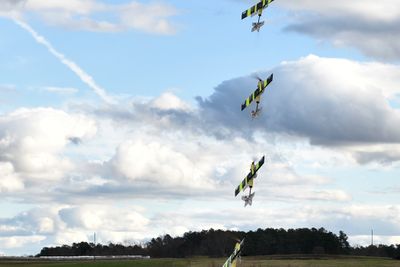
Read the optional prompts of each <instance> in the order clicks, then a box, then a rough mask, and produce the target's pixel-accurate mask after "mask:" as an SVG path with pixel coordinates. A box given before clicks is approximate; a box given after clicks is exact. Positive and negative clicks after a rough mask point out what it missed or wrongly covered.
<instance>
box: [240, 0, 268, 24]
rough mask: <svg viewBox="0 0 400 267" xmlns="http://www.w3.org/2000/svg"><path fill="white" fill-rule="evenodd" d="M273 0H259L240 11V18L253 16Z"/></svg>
mask: <svg viewBox="0 0 400 267" xmlns="http://www.w3.org/2000/svg"><path fill="white" fill-rule="evenodd" d="M272 1H274V0H261V1H260V2H258V3H257V4H256V5H254V6H252V7H250V8H249V9H247V10H245V11H243V12H242V19H244V18H247V17H250V16H254V15H255V14H256V13H257V12H258V11H259V10H262V9H264V8H266V7H267V6H268V5H269V4H270V3H271V2H272Z"/></svg>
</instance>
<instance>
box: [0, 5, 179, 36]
mask: <svg viewBox="0 0 400 267" xmlns="http://www.w3.org/2000/svg"><path fill="white" fill-rule="evenodd" d="M177 14H178V11H177V10H176V9H175V8H174V7H173V6H171V5H167V4H162V3H157V2H155V3H141V2H138V1H131V2H128V3H123V4H110V3H105V2H103V1H98V0H83V1H79V0H66V1H64V0H63V1H45V0H18V1H8V0H2V1H0V15H2V16H9V17H18V18H20V19H22V18H23V17H28V16H30V15H34V16H37V17H39V18H40V19H41V20H43V21H45V22H47V23H48V24H50V25H55V26H60V27H64V28H67V29H72V30H87V31H100V32H115V31H125V30H130V29H134V30H140V31H144V32H148V33H155V34H174V33H175V32H176V29H177V27H176V25H175V24H174V23H173V22H172V21H171V20H172V19H171V18H172V17H173V16H175V15H177ZM102 17H107V19H106V18H104V19H101V18H102Z"/></svg>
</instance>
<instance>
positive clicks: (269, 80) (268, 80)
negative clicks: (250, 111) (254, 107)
mask: <svg viewBox="0 0 400 267" xmlns="http://www.w3.org/2000/svg"><path fill="white" fill-rule="evenodd" d="M273 79H274V74H271V75H270V76H269V77H268V78H267V79H266V80H265V81H263V84H262V86H261V88H260V87H259V88H257V89H256V90H255V91H254V92H253V93H252V94H251V95H250V96H249V97H248V98H247V99H246V101H244V103H243V104H242V110H243V109H245V108H247V107H248V106H250V104H251V102H253V100H254V99H255V98H256V97H257V96H259V95H261V94H262V93H264V91H265V88H267V86H268V85H269V84H270V83H271V82H272V81H273Z"/></svg>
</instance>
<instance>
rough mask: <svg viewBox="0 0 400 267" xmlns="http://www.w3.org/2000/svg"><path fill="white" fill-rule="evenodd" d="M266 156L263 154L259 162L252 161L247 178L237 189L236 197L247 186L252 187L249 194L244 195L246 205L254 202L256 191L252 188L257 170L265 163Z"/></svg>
mask: <svg viewBox="0 0 400 267" xmlns="http://www.w3.org/2000/svg"><path fill="white" fill-rule="evenodd" d="M264 162H265V156H263V157H262V158H261V159H260V161H259V162H258V163H257V164H254V161H253V162H252V163H251V167H250V172H249V174H247V176H246V178H244V179H243V181H242V182H241V183H240V184H239V185H238V187H237V188H236V190H235V197H236V196H237V195H238V194H239V193H240V192H241V191H244V190H246V188H247V187H249V188H250V190H249V195H248V196H242V200H243V201H244V206H245V207H246V206H247V205H250V206H251V204H252V203H253V197H254V195H255V192H253V193H251V189H252V188H253V182H254V179H255V178H257V171H258V170H259V169H260V168H261V166H262V165H264Z"/></svg>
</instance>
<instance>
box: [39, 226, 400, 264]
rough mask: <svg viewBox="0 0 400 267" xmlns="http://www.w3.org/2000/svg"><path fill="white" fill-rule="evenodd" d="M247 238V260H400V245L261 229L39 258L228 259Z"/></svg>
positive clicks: (76, 249) (53, 250)
mask: <svg viewBox="0 0 400 267" xmlns="http://www.w3.org/2000/svg"><path fill="white" fill-rule="evenodd" d="M243 238H245V242H244V248H243V251H242V255H243V256H259V255H285V254H330V255H356V256H378V257H391V258H396V259H400V244H399V245H396V246H395V245H390V246H388V245H379V246H372V245H371V246H367V247H362V246H357V247H351V246H350V244H349V242H348V241H347V239H348V237H347V235H346V234H345V233H344V232H342V231H340V232H339V235H336V234H335V233H332V232H329V231H327V230H325V229H324V228H319V229H316V228H311V229H308V228H300V229H288V230H285V229H272V228H268V229H258V230H257V231H249V232H243V231H223V230H214V229H210V230H204V231H201V232H187V233H185V234H184V235H183V236H181V237H171V236H170V235H164V236H160V237H157V238H153V239H151V240H150V241H149V242H147V243H145V244H140V245H129V246H124V245H121V244H113V243H110V244H108V245H101V244H93V243H87V242H81V243H74V244H72V245H71V246H69V245H63V246H58V247H45V248H43V249H42V250H41V251H40V253H39V254H38V255H37V256H112V255H143V256H150V257H153V258H185V257H193V256H208V257H227V256H229V255H230V254H231V253H232V250H233V248H234V245H235V243H236V242H237V241H238V240H241V239H243Z"/></svg>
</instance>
